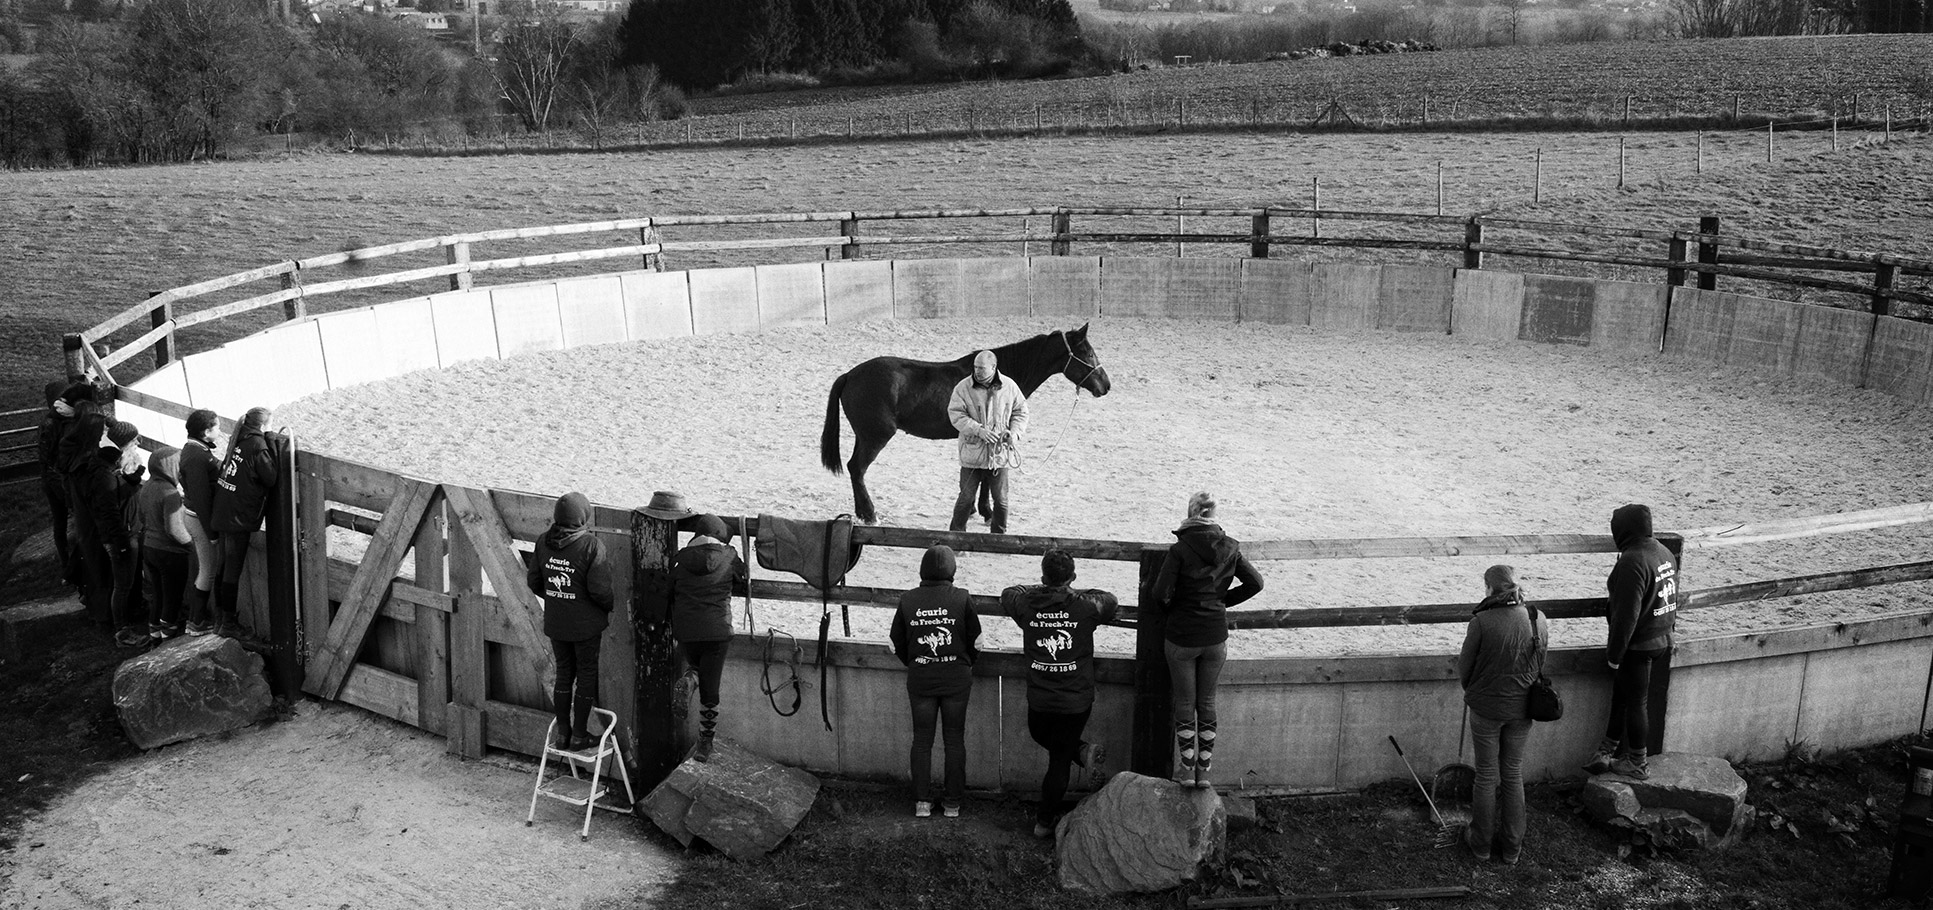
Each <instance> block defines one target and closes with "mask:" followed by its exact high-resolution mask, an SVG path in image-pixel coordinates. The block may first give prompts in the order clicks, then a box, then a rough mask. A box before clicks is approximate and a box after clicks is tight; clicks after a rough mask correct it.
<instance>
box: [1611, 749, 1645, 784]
mask: <svg viewBox="0 0 1933 910" xmlns="http://www.w3.org/2000/svg"><path fill="white" fill-rule="evenodd" d="M1611 773H1612V774H1615V775H1617V776H1619V777H1628V778H1631V779H1632V780H1650V779H1651V771H1650V769H1648V768H1646V767H1645V760H1644V756H1642V755H1639V756H1625V757H1623V758H1619V759H1618V760H1617V761H1614V762H1612V763H1611Z"/></svg>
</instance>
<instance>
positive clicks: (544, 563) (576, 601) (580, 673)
mask: <svg viewBox="0 0 1933 910" xmlns="http://www.w3.org/2000/svg"><path fill="white" fill-rule="evenodd" d="M590 525H591V502H590V500H589V499H586V498H585V497H584V494H582V493H566V494H564V495H563V496H560V497H558V498H557V505H556V506H555V507H554V508H553V509H552V511H551V524H550V530H548V531H545V532H544V536H543V537H541V538H538V540H537V552H536V553H535V554H533V556H532V557H531V560H530V570H529V573H528V574H527V576H526V578H525V582H526V583H527V584H529V585H530V593H532V594H536V595H537V596H539V597H542V598H543V599H544V635H546V636H547V637H549V638H550V648H551V651H552V653H554V654H555V655H556V657H557V678H556V681H555V683H554V684H553V685H552V688H551V708H552V710H554V711H555V712H556V717H557V722H556V725H555V727H554V728H553V734H552V736H553V739H552V741H551V747H552V748H554V749H561V750H565V751H572V752H581V751H583V750H584V749H587V748H590V746H591V737H590V719H591V708H592V707H594V706H595V705H596V704H597V657H598V648H599V647H600V646H601V645H602V644H603V638H604V629H605V627H607V626H609V625H610V622H611V607H612V604H613V601H612V597H611V560H610V558H609V557H608V556H606V555H605V552H604V542H603V541H600V540H598V539H597V536H596V535H595V534H592V533H591V528H590ZM573 685H574V686H575V692H573Z"/></svg>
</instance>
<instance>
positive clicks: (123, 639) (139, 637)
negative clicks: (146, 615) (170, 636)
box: [114, 626, 153, 648]
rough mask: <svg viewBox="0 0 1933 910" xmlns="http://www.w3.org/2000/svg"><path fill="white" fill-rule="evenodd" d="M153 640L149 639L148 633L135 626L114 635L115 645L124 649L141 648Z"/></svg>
mask: <svg viewBox="0 0 1933 910" xmlns="http://www.w3.org/2000/svg"><path fill="white" fill-rule="evenodd" d="M152 640H153V639H150V638H149V637H148V633H146V632H143V631H141V630H140V629H137V628H135V627H133V626H128V627H127V628H125V629H122V630H121V631H119V632H116V633H114V643H115V644H117V645H120V646H121V647H123V648H139V647H141V646H142V645H145V644H147V643H148V642H150V641H152Z"/></svg>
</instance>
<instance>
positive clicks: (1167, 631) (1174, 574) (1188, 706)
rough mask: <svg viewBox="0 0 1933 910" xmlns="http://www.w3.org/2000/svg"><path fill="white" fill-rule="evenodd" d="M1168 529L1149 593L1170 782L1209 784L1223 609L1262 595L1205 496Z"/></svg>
mask: <svg viewBox="0 0 1933 910" xmlns="http://www.w3.org/2000/svg"><path fill="white" fill-rule="evenodd" d="M1174 534H1175V538H1176V539H1175V542H1174V543H1172V544H1170V545H1169V546H1168V555H1167V556H1166V557H1164V558H1163V559H1162V560H1161V573H1160V574H1159V575H1157V576H1156V577H1155V583H1154V592H1153V594H1154V604H1155V610H1156V612H1157V621H1159V622H1161V624H1162V638H1163V642H1162V646H1161V647H1162V652H1163V654H1164V655H1165V656H1166V658H1167V662H1168V686H1169V692H1170V695H1171V697H1172V701H1173V702H1174V716H1175V750H1176V752H1177V753H1178V758H1179V760H1178V761H1177V762H1176V763H1175V771H1174V780H1175V781H1176V782H1177V783H1180V784H1182V785H1184V786H1192V787H1201V788H1203V789H1207V788H1209V787H1211V786H1213V784H1212V783H1211V782H1210V780H1209V772H1210V770H1211V769H1212V768H1213V767H1214V759H1215V741H1216V739H1217V738H1219V735H1220V731H1219V728H1218V726H1217V725H1218V723H1219V718H1218V717H1217V715H1216V713H1215V689H1216V686H1217V685H1218V684H1219V683H1220V682H1221V675H1222V666H1223V665H1224V664H1226V663H1227V662H1228V616H1227V613H1228V608H1230V607H1233V606H1235V605H1237V604H1239V603H1241V602H1243V601H1245V600H1248V599H1249V598H1251V597H1254V596H1255V595H1256V594H1258V593H1260V592H1261V590H1262V575H1261V573H1259V572H1257V571H1255V567H1254V566H1252V565H1250V564H1249V561H1248V558H1247V557H1245V556H1243V555H1242V547H1241V544H1239V543H1237V542H1236V540H1235V538H1233V537H1230V536H1228V535H1227V534H1224V533H1222V526H1221V525H1220V524H1218V523H1217V522H1216V521H1215V498H1214V497H1212V496H1210V495H1208V494H1207V493H1196V494H1195V495H1193V496H1191V497H1189V499H1188V517H1187V519H1186V520H1184V521H1182V523H1181V527H1180V528H1177V529H1176V530H1175V532H1174ZM1235 582H1240V584H1238V585H1235V586H1234V587H1230V585H1231V584H1234V583H1235Z"/></svg>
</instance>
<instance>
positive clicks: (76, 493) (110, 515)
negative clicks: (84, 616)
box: [68, 420, 148, 647]
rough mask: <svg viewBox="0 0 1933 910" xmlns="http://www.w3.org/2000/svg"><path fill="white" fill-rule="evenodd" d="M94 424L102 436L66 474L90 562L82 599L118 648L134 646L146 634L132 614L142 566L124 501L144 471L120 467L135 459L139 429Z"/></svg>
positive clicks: (120, 423)
mask: <svg viewBox="0 0 1933 910" xmlns="http://www.w3.org/2000/svg"><path fill="white" fill-rule="evenodd" d="M93 425H94V426H96V427H102V428H104V429H105V433H104V434H103V436H102V437H100V438H99V439H97V441H96V442H95V443H94V447H93V448H92V449H91V450H90V454H89V455H88V456H87V457H84V458H81V459H80V460H79V461H78V462H76V463H75V465H74V467H75V470H74V471H73V473H71V474H69V475H68V483H69V491H70V493H71V495H72V501H73V507H74V512H75V516H74V518H75V521H76V523H77V525H78V526H79V531H80V534H79V535H78V536H79V544H80V547H81V551H82V552H81V558H82V559H84V560H87V561H88V563H89V565H88V571H87V573H86V574H87V579H86V581H87V584H86V588H85V590H84V591H83V593H82V595H81V600H82V602H83V603H85V604H86V605H87V608H88V613H89V614H90V615H92V616H93V617H94V620H95V621H96V622H98V623H103V624H104V625H106V626H108V627H109V628H112V629H114V630H115V633H114V640H115V642H116V643H117V644H120V645H123V646H126V647H136V646H139V645H144V644H146V643H147V642H148V631H147V628H146V626H145V625H141V626H140V627H138V628H137V621H136V617H135V615H134V614H135V603H136V600H137V598H138V596H139V591H138V590H137V589H138V587H139V584H140V566H139V564H138V563H137V561H136V558H135V554H134V541H133V540H132V539H131V538H130V536H129V534H128V521H127V503H128V501H129V500H130V499H132V498H133V495H132V494H133V491H134V488H135V487H136V486H138V485H139V483H140V475H141V474H142V473H145V469H141V470H137V471H133V472H126V471H124V466H125V465H124V463H125V462H127V461H129V460H131V459H133V458H134V457H136V456H135V448H134V445H135V441H136V440H137V439H139V438H140V431H139V430H136V429H135V428H134V425H133V424H131V423H128V422H126V421H122V420H117V421H114V422H113V423H110V424H101V423H95V424H93ZM81 441H82V442H85V440H84V439H83V440H81Z"/></svg>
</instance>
